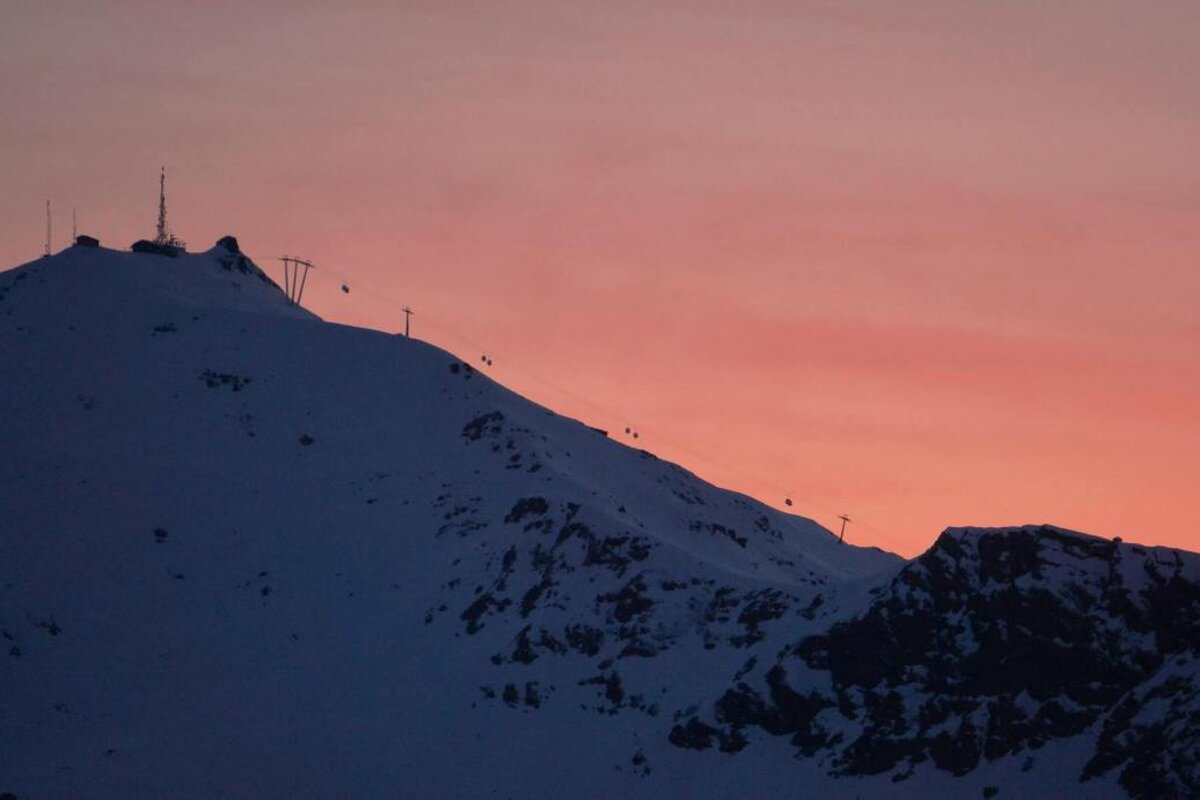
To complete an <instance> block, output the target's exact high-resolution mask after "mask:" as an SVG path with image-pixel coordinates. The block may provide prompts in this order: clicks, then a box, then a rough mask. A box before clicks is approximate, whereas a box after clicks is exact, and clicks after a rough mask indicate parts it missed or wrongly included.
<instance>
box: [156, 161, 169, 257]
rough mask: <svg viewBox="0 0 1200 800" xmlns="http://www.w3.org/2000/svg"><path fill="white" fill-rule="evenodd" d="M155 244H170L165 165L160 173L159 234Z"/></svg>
mask: <svg viewBox="0 0 1200 800" xmlns="http://www.w3.org/2000/svg"><path fill="white" fill-rule="evenodd" d="M154 243H155V244H169V243H170V236H169V234H168V233H167V168H166V167H165V166H164V167H162V169H161V170H160V171H159V173H158V235H157V236H155V237H154Z"/></svg>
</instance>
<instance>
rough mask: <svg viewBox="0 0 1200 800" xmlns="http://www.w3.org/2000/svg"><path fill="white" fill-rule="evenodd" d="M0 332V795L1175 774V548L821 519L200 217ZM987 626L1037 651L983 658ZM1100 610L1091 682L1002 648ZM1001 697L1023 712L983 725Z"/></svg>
mask: <svg viewBox="0 0 1200 800" xmlns="http://www.w3.org/2000/svg"><path fill="white" fill-rule="evenodd" d="M0 341H2V342H3V348H2V349H0V374H2V375H3V376H4V391H3V392H2V393H0V419H2V420H3V421H4V424H3V426H2V427H0V453H3V459H2V460H0V635H2V636H3V639H2V640H0V642H2V644H3V648H2V650H0V741H3V742H4V746H3V747H0V792H3V791H11V792H14V793H15V794H16V795H17V796H18V797H20V798H37V797H46V798H49V797H76V796H77V797H101V798H105V797H121V798H131V797H181V798H186V797H214V796H218V797H226V796H228V797H328V796H345V797H382V796H446V797H452V796H453V797H493V796H494V797H528V796H545V795H551V794H554V795H558V796H569V797H605V796H615V795H626V796H632V797H661V796H663V795H679V796H691V797H728V796H734V795H743V796H744V795H748V794H750V795H772V794H777V795H784V794H786V795H793V794H796V793H797V792H799V793H800V794H804V795H805V796H813V797H853V796H855V795H861V796H868V795H872V796H873V795H886V796H895V797H927V796H930V795H937V794H939V793H940V794H944V795H946V796H951V795H952V796H964V797H970V796H985V794H984V793H985V792H990V791H991V790H992V789H998V790H999V791H1000V792H1002V794H1001V795H1000V796H1014V797H1016V796H1022V797H1031V796H1044V797H1052V796H1058V795H1060V794H1062V793H1064V792H1079V791H1080V790H1081V788H1082V790H1083V791H1084V792H1085V793H1088V794H1087V796H1096V797H1108V796H1113V797H1120V796H1125V794H1126V793H1127V791H1131V792H1137V791H1138V789H1137V788H1136V786H1137V785H1138V784H1137V780H1138V779H1140V780H1143V781H1145V780H1149V781H1151V784H1152V787H1153V786H1157V787H1159V789H1160V790H1162V787H1166V789H1165V790H1171V791H1173V790H1175V789H1176V788H1178V789H1179V790H1180V791H1188V790H1189V787H1191V788H1195V786H1196V784H1195V783H1194V782H1193V783H1187V781H1194V779H1195V776H1194V767H1187V765H1184V764H1180V763H1175V762H1172V764H1173V765H1171V766H1170V769H1172V770H1174V775H1175V777H1174V778H1171V779H1159V778H1156V777H1155V776H1156V775H1158V773H1157V772H1155V770H1158V769H1160V767H1161V765H1157V762H1156V763H1146V764H1143V765H1142V766H1141V767H1137V764H1138V763H1140V762H1138V758H1139V757H1142V756H1144V755H1145V754H1144V753H1143V752H1142V751H1143V748H1142V747H1141V744H1140V742H1141V741H1142V740H1143V739H1146V740H1149V738H1151V737H1153V736H1156V735H1162V734H1163V731H1160V730H1158V728H1156V727H1155V726H1156V725H1159V724H1160V723H1161V722H1162V721H1163V720H1164V719H1171V718H1172V717H1171V713H1172V712H1171V711H1170V709H1175V708H1176V706H1178V709H1177V711H1178V714H1177V716H1178V717H1179V719H1180V720H1181V722H1180V723H1179V724H1180V725H1181V726H1183V727H1179V728H1178V730H1186V724H1187V720H1188V719H1191V718H1192V717H1194V713H1192V716H1191V717H1189V716H1188V713H1189V709H1191V710H1192V711H1194V708H1195V703H1196V701H1195V697H1196V692H1195V686H1196V682H1195V666H1194V665H1195V664H1196V663H1197V662H1196V660H1195V649H1196V636H1195V635H1194V634H1195V630H1196V619H1197V617H1196V614H1195V603H1196V595H1195V594H1194V592H1195V589H1196V581H1197V575H1196V562H1195V557H1194V556H1192V555H1191V554H1181V553H1178V552H1177V551H1163V550H1151V551H1142V550H1140V549H1139V550H1138V553H1140V555H1139V554H1138V553H1134V552H1133V551H1130V550H1129V549H1128V548H1130V547H1132V546H1130V545H1121V546H1120V547H1118V546H1116V545H1113V544H1112V543H1109V542H1105V541H1102V540H1096V539H1092V538H1090V537H1083V536H1081V535H1078V534H1070V533H1067V532H1062V531H1059V530H1058V529H1050V528H1043V529H1013V530H1011V531H999V532H990V533H984V534H978V533H964V532H957V533H947V534H945V535H943V537H942V538H941V539H939V541H938V544H937V545H935V546H934V548H932V549H931V551H930V552H929V553H927V554H926V555H925V556H922V557H921V558H920V559H917V560H916V561H914V562H911V563H906V562H903V561H902V560H901V559H899V558H897V557H895V556H893V555H891V554H888V553H884V552H882V551H879V550H876V549H871V548H857V547H851V546H843V545H841V544H839V543H838V541H837V539H836V537H835V536H834V535H832V534H831V533H830V532H829V531H827V530H826V529H824V528H822V527H821V526H819V525H817V524H816V523H814V522H812V521H811V520H808V519H805V518H803V517H799V516H792V515H787V514H783V513H780V512H778V511H775V510H772V509H770V508H768V507H766V506H763V505H762V504H760V503H758V502H757V501H754V500H752V499H750V498H748V497H745V496H742V495H739V494H735V493H732V492H728V491H724V490H721V489H717V488H715V487H713V486H711V485H709V484H706V483H704V482H703V481H701V480H699V479H698V478H696V477H695V476H694V475H692V474H691V473H689V472H687V471H686V470H684V469H681V468H680V467H678V466H675V465H673V464H670V463H667V462H664V461H661V460H659V459H657V458H655V457H654V456H653V455H650V454H648V453H645V452H642V451H638V450H635V449H631V448H629V447H626V446H624V445H622V444H619V443H617V442H614V441H611V440H609V439H607V438H606V437H605V436H604V435H603V434H601V433H599V432H596V431H594V430H592V429H590V428H588V427H586V426H584V425H582V424H580V423H578V422H576V421H573V420H570V419H567V418H564V417H561V416H558V415H556V414H554V413H553V412H551V411H549V410H547V409H545V408H542V407H540V406H537V405H535V404H533V403H531V402H529V401H527V400H525V399H523V398H521V397H520V396H518V395H515V394H513V393H512V392H510V391H508V390H506V389H504V388H503V387H501V386H499V385H497V384H496V383H494V382H492V381H491V380H489V379H488V378H487V377H486V376H484V375H482V374H480V373H479V372H478V371H476V370H474V369H472V367H470V366H469V365H467V364H465V363H463V362H461V361H459V360H458V359H456V358H455V357H454V356H452V355H450V354H448V353H446V352H444V351H441V350H439V349H437V348H434V347H431V346H429V345H427V344H424V343H421V342H418V341H415V340H411V339H405V338H402V337H396V336H391V335H386V334H383V333H379V332H376V331H370V330H363V329H357V328H350V327H345V326H340V325H334V324H330V323H326V322H323V321H321V320H319V319H318V318H316V317H315V316H313V315H311V314H309V313H307V312H305V311H303V310H301V309H298V308H296V307H294V306H292V305H290V304H289V303H288V302H287V301H286V299H285V298H284V296H283V293H282V292H281V291H280V290H279V288H278V287H277V286H276V285H275V284H274V283H273V282H271V281H270V279H269V278H267V277H266V276H265V275H264V274H263V273H262V272H261V271H259V269H258V268H257V267H256V266H255V265H254V264H253V263H251V262H250V261H249V260H248V259H246V258H245V257H244V256H241V255H240V254H238V253H236V252H233V251H231V250H229V249H227V248H225V247H221V246H219V247H216V248H214V249H213V250H211V251H209V252H207V253H203V254H197V255H181V256H179V257H176V258H170V257H166V256H160V255H151V254H130V253H120V252H116V251H111V250H105V249H92V248H80V247H75V248H71V249H69V250H66V251H64V252H62V253H60V254H58V255H55V256H52V257H49V258H45V259H41V260H39V261H36V262H32V263H30V264H27V265H25V266H22V267H19V268H17V269H14V270H11V271H8V272H5V273H0ZM981 537H982V538H981ZM993 539H994V540H995V542H994V543H993V544H987V545H986V546H985V542H992V541H993ZM1089 548H1090V549H1089ZM985 550H986V551H987V552H985ZM1002 551H1003V552H1009V551H1011V553H1012V555H1009V556H1005V555H997V553H1001V552H1002ZM1092 551H1094V552H1092ZM1147 552H1149V553H1151V555H1150V556H1146V555H1145V553H1147ZM1113 553H1119V555H1118V556H1114V555H1113ZM1139 558H1141V559H1142V561H1139V560H1138V559H1139ZM1114 559H1115V561H1114ZM1146 559H1150V560H1152V561H1153V563H1154V565H1155V566H1154V569H1156V570H1157V573H1156V575H1157V577H1155V578H1153V579H1151V578H1146V577H1145V575H1146V574H1147V571H1148V570H1149V569H1150V567H1149V566H1147V564H1148V563H1149V562H1148V561H1147V562H1146V563H1142V562H1143V561H1146ZM1018 563H1019V564H1021V565H1024V566H1022V567H1021V569H1023V570H1024V571H1022V572H1020V574H1017V573H1016V572H1013V573H1012V574H1009V573H1004V572H1003V570H1001V574H999V576H998V575H997V572H996V569H998V567H996V565H998V564H1003V565H1009V566H1012V569H1013V570H1015V569H1016V566H1015V565H1016V564H1018ZM1114 563H1115V564H1116V566H1113V564H1114ZM1031 565H1032V566H1031ZM1039 565H1040V566H1039ZM1049 565H1053V566H1049ZM1172 565H1174V566H1172ZM1004 568H1005V569H1007V568H1008V566H1006V567H1004ZM1172 570H1173V571H1172ZM1010 571H1011V570H1010ZM1114 575H1117V576H1119V581H1118V582H1119V583H1120V586H1119V587H1117V588H1116V589H1114V588H1113V581H1114V578H1113V576H1114ZM1106 581H1107V583H1106ZM1156 581H1157V582H1156ZM1101 584H1103V585H1101ZM1168 585H1169V588H1166V589H1163V588H1162V587H1163V586H1168ZM1097 587H1099V588H1097ZM1118 589H1119V591H1118ZM1114 592H1115V593H1114ZM1122 592H1123V593H1124V594H1123V597H1124V599H1122V598H1121V597H1118V596H1117V595H1118V594H1121V593H1122ZM1155 592H1158V594H1155ZM1147 593H1149V594H1147ZM1085 595H1086V597H1085ZM1151 595H1153V596H1151ZM1166 602H1169V603H1172V604H1174V605H1175V606H1177V608H1178V609H1181V610H1178V612H1177V613H1178V614H1179V615H1181V616H1179V618H1178V619H1177V620H1176V621H1175V622H1171V621H1170V614H1168V613H1167V612H1166V611H1165V610H1163V609H1161V608H1159V605H1158V604H1161V603H1166ZM1023 604H1026V605H1028V607H1026V605H1023ZM1189 604H1191V605H1189ZM1064 607H1069V611H1070V613H1069V614H1068V613H1065V612H1063V611H1062V609H1063V608H1064ZM1096 609H1099V610H1100V612H1102V613H1100V615H1099V616H1098V617H1095V619H1096V620H1097V622H1096V623H1095V624H1096V625H1097V626H1098V627H1097V628H1096V629H1095V630H1091V632H1090V633H1089V632H1087V631H1081V630H1080V629H1079V627H1080V626H1083V627H1084V628H1087V626H1088V625H1089V624H1091V623H1090V621H1091V620H1092V619H1093V617H1094V612H1095V613H1099V612H1096V611H1095V610H1096ZM1131 609H1132V610H1131ZM1155 609H1158V610H1155ZM1013 614H1016V615H1017V618H1018V619H1019V620H1020V622H1019V624H1014V625H1011V626H1007V625H1006V624H1005V623H1004V622H1002V621H997V620H1003V619H1005V618H1007V617H1009V616H1011V615H1013ZM1047 614H1049V615H1055V614H1057V615H1058V616H1053V619H1052V620H1051V621H1047V618H1046V617H1045V615H1047ZM1022 615H1023V616H1022ZM1189 615H1190V616H1189ZM910 618H911V619H910ZM1039 619H1040V620H1042V622H1044V623H1045V624H1044V625H1043V627H1045V626H1049V627H1048V628H1046V629H1045V630H1042V628H1038V627H1037V625H1034V622H1036V621H1037V620H1039ZM904 620H909V621H908V622H904ZM1180 620H1182V621H1180ZM1058 622H1061V624H1062V626H1063V627H1062V629H1061V630H1060V629H1058V628H1055V627H1054V626H1055V625H1056V624H1058ZM906 625H907V627H905V626H906ZM1031 625H1033V628H1035V629H1031V630H1029V631H1026V628H1027V627H1029V626H1031ZM1089 630H1090V629H1089ZM1005 637H1007V638H1005ZM1072 637H1074V638H1072ZM1006 642H1007V643H1008V644H1009V645H1012V646H1018V645H1019V646H1020V647H1024V648H1026V649H1029V648H1032V650H1031V652H1032V655H1030V654H1028V653H1025V654H1024V655H1022V656H1021V657H1020V658H1019V659H1017V662H1016V663H1017V665H1018V666H1019V670H1018V671H1016V672H1013V673H1012V676H1010V677H1011V679H1010V680H1008V681H1007V682H1006V681H1005V679H1004V675H1005V670H1003V669H999V671H998V672H997V670H998V668H997V667H996V666H995V658H996V653H995V652H992V651H988V650H986V648H988V647H1001V646H1003V645H1004V643H1006ZM1063 642H1066V644H1063ZM1110 646H1111V647H1113V648H1115V649H1114V650H1113V653H1114V655H1113V656H1112V658H1100V657H1096V658H1093V659H1092V660H1090V661H1088V662H1087V671H1086V673H1081V674H1084V675H1085V677H1086V680H1084V679H1083V678H1080V679H1079V680H1074V679H1069V678H1064V679H1063V680H1060V681H1054V680H1050V681H1047V680H1045V679H1044V676H1043V677H1038V675H1039V673H1038V670H1036V669H1034V668H1033V667H1031V666H1030V663H1031V659H1032V663H1033V664H1034V665H1036V664H1037V663H1042V662H1039V661H1038V659H1039V658H1041V655H1039V654H1044V653H1049V652H1051V650H1053V648H1060V647H1079V648H1086V647H1091V648H1093V649H1094V648H1100V650H1101V651H1103V652H1107V651H1105V650H1104V648H1107V647H1110ZM1047 648H1050V649H1047ZM981 652H982V653H983V654H982V655H980V653H981ZM997 652H999V651H997ZM1021 652H1023V653H1024V651H1021ZM1071 652H1075V651H1071ZM1188 654H1190V655H1188ZM972 658H973V659H975V660H974V661H972V660H971V659H972ZM1065 658H1066V657H1065V656H1064V659H1065ZM1189 659H1190V660H1189ZM1067 661H1069V659H1066V660H1064V661H1063V663H1062V664H1061V667H1062V669H1063V670H1065V671H1066V672H1068V673H1069V672H1070V671H1071V669H1072V668H1073V665H1072V664H1070V663H1067ZM1055 663H1058V662H1055ZM989 665H990V666H989ZM989 670H990V672H989ZM993 673H997V674H995V675H993ZM981 675H982V676H981ZM1188 691H1190V692H1191V693H1190V694H1188V693H1187V692H1188ZM1138 692H1141V694H1138ZM964 698H965V699H964ZM997 703H1001V704H1003V708H1001V707H1000V706H998V705H996V704H997ZM1122 703H1124V704H1125V705H1124V706H1122V705H1121V704H1122ZM1172 703H1174V705H1172ZM1189 703H1190V706H1189V705H1187V704H1189ZM1052 704H1053V705H1052ZM1010 706H1011V708H1010ZM1014 709H1015V710H1014ZM1047 709H1049V710H1047ZM1114 709H1115V710H1114ZM1156 709H1166V710H1163V711H1162V713H1158V712H1157V711H1156ZM1000 714H1008V715H1009V716H1010V717H1012V718H1013V719H1017V718H1020V719H1021V720H1024V722H1022V723H1021V725H1024V727H1021V725H1017V724H1016V723H1014V725H1013V726H1010V727H1009V728H1005V729H1004V731H1002V732H1001V733H997V734H996V737H999V738H1000V739H1003V742H1002V745H999V746H994V745H989V742H990V741H991V739H989V738H988V737H989V736H990V735H991V733H990V732H991V731H992V729H993V728H995V727H996V726H997V725H998V724H999V723H997V722H995V721H994V720H995V719H997V715H1000ZM1022 715H1023V716H1022ZM1039 715H1040V716H1039ZM1047 715H1050V717H1053V718H1052V719H1048V718H1047ZM1055 715H1058V716H1055ZM1006 719H1007V718H1006ZM1030 720H1034V721H1030ZM1047 720H1048V721H1047ZM1064 720H1065V721H1064ZM1191 724H1192V730H1193V732H1194V728H1195V725H1194V721H1193V722H1192V723H1191ZM989 725H991V726H992V727H991V728H989V727H988V726H989ZM1174 730H1175V729H1172V731H1174ZM947 731H948V732H949V733H946V735H944V736H943V735H942V734H943V733H944V732H947ZM1170 735H1176V734H1174V733H1173V732H1170ZM1188 735H1191V736H1192V738H1191V740H1190V741H1191V743H1192V744H1194V740H1195V737H1194V735H1193V734H1188ZM996 737H993V738H996ZM1106 742H1107V744H1105V743H1106ZM1185 743H1187V740H1186V739H1185ZM973 748H974V749H973ZM976 750H977V751H978V752H976ZM797 756H799V758H798V757H797ZM1143 761H1145V759H1144V758H1143ZM1151 761H1152V759H1151ZM1135 767H1136V768H1135ZM1131 770H1133V772H1135V773H1136V775H1135V777H1134V778H1128V779H1127V778H1124V777H1122V776H1123V775H1125V774H1126V773H1130V771H1131ZM1139 776H1140V777H1139ZM1081 777H1086V778H1087V779H1088V780H1087V782H1086V783H1084V784H1082V787H1081V785H1080V783H1079V781H1080V779H1081ZM1155 780H1158V783H1154V781H1155ZM1164 780H1165V781H1166V782H1165V783H1164V782H1163V781H1164ZM1171 780H1174V781H1175V783H1171ZM986 796H990V794H988V795H986ZM1156 796H1169V795H1163V794H1159V795H1156Z"/></svg>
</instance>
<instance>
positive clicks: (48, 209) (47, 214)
mask: <svg viewBox="0 0 1200 800" xmlns="http://www.w3.org/2000/svg"><path fill="white" fill-rule="evenodd" d="M46 255H50V201H49V200H47V201H46Z"/></svg>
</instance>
